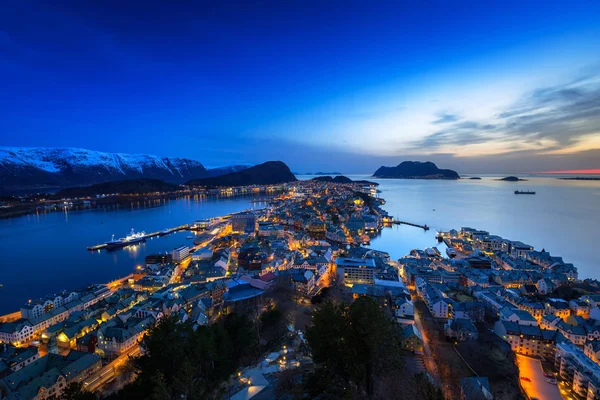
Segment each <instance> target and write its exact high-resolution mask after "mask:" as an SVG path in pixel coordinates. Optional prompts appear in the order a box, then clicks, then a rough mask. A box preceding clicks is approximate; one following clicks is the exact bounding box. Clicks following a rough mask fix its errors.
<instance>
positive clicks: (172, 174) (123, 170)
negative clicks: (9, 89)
mask: <svg viewBox="0 0 600 400" xmlns="http://www.w3.org/2000/svg"><path fill="white" fill-rule="evenodd" d="M232 168H233V169H232ZM238 168H242V169H243V167H241V166H233V167H223V168H219V169H218V170H219V171H213V170H207V169H206V168H204V166H203V165H202V164H201V163H200V162H199V161H196V160H190V159H187V158H173V157H159V156H153V155H146V154H121V153H104V152H99V151H92V150H86V149H76V148H44V147H0V187H4V190H5V191H9V190H11V189H24V188H35V187H69V186H80V185H90V184H94V183H100V182H107V181H115V180H123V179H138V178H154V179H162V180H164V181H167V182H173V183H183V182H186V181H189V180H190V179H197V178H204V177H208V176H215V175H220V174H225V173H229V172H233V171H236V170H238ZM246 168H247V167H246ZM209 171H210V172H209Z"/></svg>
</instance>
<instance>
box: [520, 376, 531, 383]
mask: <svg viewBox="0 0 600 400" xmlns="http://www.w3.org/2000/svg"><path fill="white" fill-rule="evenodd" d="M521 380H522V381H525V382H531V379H529V378H528V377H526V376H522V377H521Z"/></svg>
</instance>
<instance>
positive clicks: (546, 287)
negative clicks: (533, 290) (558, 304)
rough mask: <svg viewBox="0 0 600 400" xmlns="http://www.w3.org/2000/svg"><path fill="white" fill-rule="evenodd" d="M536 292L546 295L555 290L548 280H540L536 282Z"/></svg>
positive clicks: (554, 286)
mask: <svg viewBox="0 0 600 400" xmlns="http://www.w3.org/2000/svg"><path fill="white" fill-rule="evenodd" d="M536 286H537V290H538V292H540V294H548V293H550V292H552V291H553V290H554V289H556V285H555V284H554V282H552V281H551V280H550V279H548V278H541V279H540V280H539V281H537V282H536Z"/></svg>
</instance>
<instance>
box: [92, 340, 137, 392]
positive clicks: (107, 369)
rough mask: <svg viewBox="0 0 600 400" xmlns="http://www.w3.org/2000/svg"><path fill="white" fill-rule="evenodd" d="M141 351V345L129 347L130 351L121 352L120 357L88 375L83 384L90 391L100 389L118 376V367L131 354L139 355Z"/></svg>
mask: <svg viewBox="0 0 600 400" xmlns="http://www.w3.org/2000/svg"><path fill="white" fill-rule="evenodd" d="M141 351H142V349H141V347H140V346H139V345H135V346H133V347H132V348H131V349H129V351H127V352H125V353H123V354H121V355H120V356H119V357H117V358H115V359H114V360H113V361H111V362H110V363H108V364H106V365H105V366H104V367H102V368H101V369H100V370H99V371H98V372H97V373H95V374H94V375H92V376H90V377H88V378H87V379H86V380H85V381H84V383H83V385H84V387H85V389H86V390H89V391H90V392H93V391H95V390H98V389H99V388H100V387H102V385H103V384H105V383H106V382H108V381H110V380H111V379H113V378H114V377H115V376H117V370H118V368H119V367H121V366H122V365H123V364H125V363H126V362H127V359H128V358H129V357H130V356H131V357H135V356H138V355H139V354H140V353H141Z"/></svg>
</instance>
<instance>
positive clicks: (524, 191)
mask: <svg viewBox="0 0 600 400" xmlns="http://www.w3.org/2000/svg"><path fill="white" fill-rule="evenodd" d="M515 194H535V192H533V191H531V190H515Z"/></svg>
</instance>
